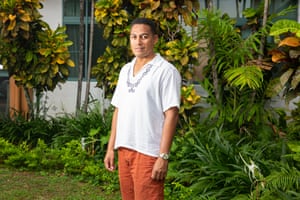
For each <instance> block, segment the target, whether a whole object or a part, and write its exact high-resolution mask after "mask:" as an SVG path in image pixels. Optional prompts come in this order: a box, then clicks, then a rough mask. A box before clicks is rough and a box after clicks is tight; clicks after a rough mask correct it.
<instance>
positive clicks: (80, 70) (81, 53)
mask: <svg viewBox="0 0 300 200" xmlns="http://www.w3.org/2000/svg"><path fill="white" fill-rule="evenodd" d="M79 34H80V37H79V38H80V41H79V66H78V86H77V101H76V113H77V112H78V111H79V110H80V106H81V90H82V77H83V64H84V0H80V28H79Z"/></svg>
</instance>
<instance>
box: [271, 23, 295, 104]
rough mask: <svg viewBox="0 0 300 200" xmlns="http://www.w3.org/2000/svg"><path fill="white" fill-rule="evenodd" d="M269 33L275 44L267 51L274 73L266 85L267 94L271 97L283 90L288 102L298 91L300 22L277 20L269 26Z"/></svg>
mask: <svg viewBox="0 0 300 200" xmlns="http://www.w3.org/2000/svg"><path fill="white" fill-rule="evenodd" d="M270 35H271V36H274V38H275V43H276V45H277V47H275V48H273V49H272V50H270V52H269V53H270V54H271V55H272V62H274V63H275V66H274V69H273V71H274V72H276V74H275V76H274V78H273V79H272V80H271V82H270V84H269V85H268V93H267V95H268V96H271V97H273V96H274V95H278V94H279V93H280V92H282V91H283V96H284V97H285V98H286V101H287V102H289V101H290V100H292V99H293V98H295V97H297V96H298V95H299V92H300V84H299V83H300V63H299V58H300V51H299V50H300V24H299V23H298V22H296V21H294V20H288V19H282V20H278V21H276V22H275V23H274V24H273V26H272V27H271V30H270Z"/></svg>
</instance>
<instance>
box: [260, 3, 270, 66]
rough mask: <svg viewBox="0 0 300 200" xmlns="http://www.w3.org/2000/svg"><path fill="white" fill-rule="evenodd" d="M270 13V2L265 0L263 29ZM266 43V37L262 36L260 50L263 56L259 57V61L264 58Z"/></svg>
mask: <svg viewBox="0 0 300 200" xmlns="http://www.w3.org/2000/svg"><path fill="white" fill-rule="evenodd" d="M268 13H269V0H265V4H264V16H263V22H262V28H265V27H266V24H267V19H268ZM265 42H266V37H265V36H262V38H261V44H260V48H259V49H260V52H261V54H260V55H259V57H258V59H259V60H262V58H263V55H264V52H263V51H264V48H265Z"/></svg>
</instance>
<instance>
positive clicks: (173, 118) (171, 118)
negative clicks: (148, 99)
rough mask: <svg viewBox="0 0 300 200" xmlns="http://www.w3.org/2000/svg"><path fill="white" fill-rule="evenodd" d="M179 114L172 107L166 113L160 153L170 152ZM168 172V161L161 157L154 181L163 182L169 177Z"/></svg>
mask: <svg viewBox="0 0 300 200" xmlns="http://www.w3.org/2000/svg"><path fill="white" fill-rule="evenodd" d="M178 112H179V111H178V108H177V107H172V108H170V109H168V110H167V111H165V113H164V115H165V121H164V126H163V132H162V137H161V142H160V153H169V152H170V149H171V145H172V141H173V137H174V134H175V131H176V126H177V122H178V118H179V114H178ZM167 171H168V160H164V159H162V158H160V157H159V158H158V159H157V160H156V162H155V164H154V167H153V170H152V176H151V178H153V179H154V180H163V179H164V178H165V177H166V175H167Z"/></svg>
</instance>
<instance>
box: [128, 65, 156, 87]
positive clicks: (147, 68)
mask: <svg viewBox="0 0 300 200" xmlns="http://www.w3.org/2000/svg"><path fill="white" fill-rule="evenodd" d="M152 66H153V65H151V64H148V66H146V68H145V70H144V72H143V74H142V75H141V77H140V78H139V79H138V80H137V81H136V82H135V83H131V82H130V78H129V77H130V69H131V68H129V69H128V72H127V87H128V88H129V89H128V92H129V93H134V92H135V88H137V87H138V86H139V84H140V82H141V81H142V79H143V78H144V77H145V76H146V75H147V74H148V73H149V71H150V70H151V68H152Z"/></svg>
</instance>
